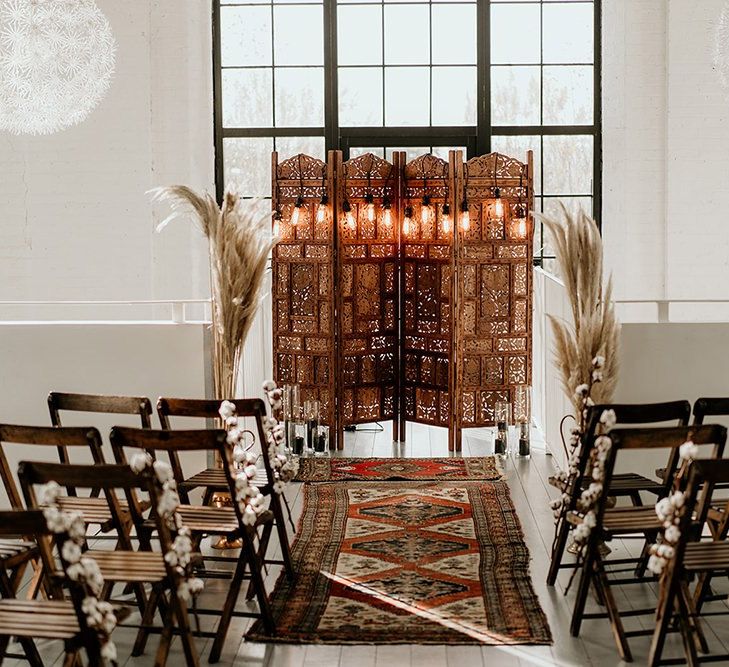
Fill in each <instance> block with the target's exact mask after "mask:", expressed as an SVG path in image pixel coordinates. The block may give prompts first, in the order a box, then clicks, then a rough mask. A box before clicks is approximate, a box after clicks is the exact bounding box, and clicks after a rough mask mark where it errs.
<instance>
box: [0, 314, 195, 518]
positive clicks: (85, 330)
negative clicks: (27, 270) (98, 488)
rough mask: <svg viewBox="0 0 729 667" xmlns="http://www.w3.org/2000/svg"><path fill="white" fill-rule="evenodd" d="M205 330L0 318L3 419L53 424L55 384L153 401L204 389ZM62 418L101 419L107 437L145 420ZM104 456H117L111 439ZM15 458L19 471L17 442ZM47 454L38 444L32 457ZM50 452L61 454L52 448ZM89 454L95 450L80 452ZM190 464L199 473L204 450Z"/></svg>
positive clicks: (94, 419)
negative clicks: (19, 321) (14, 321)
mask: <svg viewBox="0 0 729 667" xmlns="http://www.w3.org/2000/svg"><path fill="white" fill-rule="evenodd" d="M204 335H205V331H204V325H202V324H197V325H193V324H188V325H183V324H127V325H120V324H118V323H114V324H47V323H44V324H9V323H4V324H1V325H0V423H13V424H37V425H41V426H46V425H50V417H49V414H48V406H47V404H46V397H47V395H48V392H49V391H51V390H55V391H77V392H87V393H101V394H126V395H133V396H147V397H149V398H150V400H151V401H152V403H153V404H154V403H156V400H157V398H158V397H159V396H164V395H167V396H179V397H192V398H199V397H201V396H204V395H205V368H204V364H205V354H204ZM62 419H63V423H64V424H65V425H68V426H82V425H83V426H85V425H89V424H90V425H93V426H96V427H97V428H98V429H99V430H100V431H101V434H102V437H103V438H104V440H105V441H106V440H107V439H108V433H109V429H110V428H111V427H112V426H113V425H114V424H121V425H127V426H139V420H138V419H134V418H132V417H126V416H119V415H110V416H108V417H106V416H95V415H93V416H92V415H86V414H73V413H64V414H63V415H62ZM156 424H157V418H156V416H155V417H154V418H153V425H156ZM157 427H158V428H159V426H157ZM105 455H106V457H107V460H109V461H113V456H112V454H111V450H110V449H109V447H108V443H106V444H105ZM26 456H27V453H26ZM9 458H10V461H11V469H12V470H15V469H16V468H17V462H18V461H20V460H22V458H23V451H22V449H21V448H20V447H19V446H10V447H9ZM41 458H42V457H41V456H40V455H39V453H38V450H37V449H34V450H33V460H39V459H41ZM45 458H47V459H48V460H54V459H55V460H57V457H56V456H55V452H53V451H49V452H48V456H46V457H45ZM86 461H90V457H85V458H84V457H81V458H78V459H76V462H78V463H84V462H86ZM184 465H185V468H186V472H187V473H188V474H192V473H194V472H197V471H199V470H201V469H202V468H203V467H204V466H205V457H204V455H203V454H194V455H190V456H188V457H187V459H186V460H185V463H184ZM3 506H5V507H6V506H7V497H6V495H5V492H4V490H3V489H1V488H0V507H3Z"/></svg>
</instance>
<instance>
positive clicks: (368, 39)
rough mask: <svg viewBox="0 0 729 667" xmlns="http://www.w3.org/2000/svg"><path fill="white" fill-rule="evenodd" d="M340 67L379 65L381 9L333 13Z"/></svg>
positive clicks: (363, 7)
mask: <svg viewBox="0 0 729 667" xmlns="http://www.w3.org/2000/svg"><path fill="white" fill-rule="evenodd" d="M337 21H338V24H339V29H338V31H337V59H338V62H339V64H340V65H380V64H382V7H381V6H380V5H358V6H354V7H346V6H345V7H340V8H339V9H338V10H337Z"/></svg>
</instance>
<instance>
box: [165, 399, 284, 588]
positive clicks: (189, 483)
mask: <svg viewBox="0 0 729 667" xmlns="http://www.w3.org/2000/svg"><path fill="white" fill-rule="evenodd" d="M231 403H233V404H234V405H235V408H236V413H237V415H238V418H239V419H240V420H243V419H245V418H252V419H253V420H254V422H255V427H254V428H255V429H256V432H255V433H254V434H253V435H254V438H255V444H256V445H257V446H258V449H257V452H258V454H259V455H260V458H261V460H262V461H263V468H260V469H259V472H258V476H257V477H256V479H255V480H254V484H255V485H256V486H257V487H258V489H259V490H260V491H261V493H262V494H263V495H264V496H267V497H268V498H269V499H270V502H269V509H270V510H271V511H272V512H273V516H274V519H275V527H276V530H277V533H278V538H279V542H280V544H281V553H282V555H283V564H284V566H285V568H286V572H287V573H288V575H289V576H292V575H293V568H292V567H291V553H290V546H289V538H288V533H287V531H286V523H285V519H284V512H283V507H282V498H283V502H284V503H285V502H286V499H285V498H284V497H283V495H279V494H277V493H274V491H273V484H274V481H275V480H274V476H273V469H272V467H271V461H270V460H269V456H268V443H267V442H266V436H265V432H264V429H263V419H265V417H266V405H265V403H264V402H263V401H262V400H261V399H259V398H253V399H252V398H237V399H232V400H231ZM219 409H220V401H217V400H198V399H188V398H160V399H159V400H158V401H157V414H158V415H159V420H160V423H161V424H162V428H163V429H167V430H169V429H170V417H198V418H207V419H215V418H217V419H219V418H220V415H219V414H218V410H219ZM170 465H171V466H172V469H173V470H174V471H175V478H176V479H177V480H178V482H177V484H178V487H179V488H180V489H181V490H183V491H184V492H185V493H187V492H188V491H190V490H192V489H194V488H200V487H202V488H204V489H205V492H204V495H203V505H208V504H209V503H210V500H211V499H212V497H213V493H215V492H227V490H228V485H227V481H226V478H225V473H224V471H223V470H221V469H220V468H207V469H205V470H203V471H201V472H198V473H196V474H194V475H192V476H191V477H188V478H187V479H186V478H185V477H184V474H183V472H182V466H181V465H180V460H179V457H178V456H177V455H176V454H175V453H174V452H172V451H171V452H170ZM185 502H189V499H188V498H187V496H186V495H185ZM289 518H290V513H289ZM271 530H272V526H267V527H266V528H265V529H264V531H263V535H262V536H261V547H262V549H261V552H260V554H261V558H262V559H264V563H265V564H273V561H271V560H268V559H265V552H266V548H267V545H268V542H269V539H270V536H271ZM251 592H252V591H251Z"/></svg>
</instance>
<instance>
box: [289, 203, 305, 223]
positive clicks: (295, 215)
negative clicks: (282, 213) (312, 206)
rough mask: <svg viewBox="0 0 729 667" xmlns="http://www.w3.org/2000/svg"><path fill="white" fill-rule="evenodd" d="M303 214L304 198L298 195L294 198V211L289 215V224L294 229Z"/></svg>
mask: <svg viewBox="0 0 729 667" xmlns="http://www.w3.org/2000/svg"><path fill="white" fill-rule="evenodd" d="M303 214H304V198H303V197H302V196H301V195H299V196H298V197H297V198H296V203H295V204H294V210H293V211H292V213H291V224H292V225H293V226H294V227H296V225H298V224H299V223H300V222H301V219H302V218H303Z"/></svg>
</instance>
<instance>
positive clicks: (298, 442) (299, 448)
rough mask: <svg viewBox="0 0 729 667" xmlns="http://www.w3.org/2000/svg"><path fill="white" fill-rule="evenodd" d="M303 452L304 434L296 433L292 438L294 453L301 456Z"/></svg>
mask: <svg viewBox="0 0 729 667" xmlns="http://www.w3.org/2000/svg"><path fill="white" fill-rule="evenodd" d="M303 453H304V436H303V435H297V436H296V437H295V438H294V454H297V455H299V456H301V455H302V454H303Z"/></svg>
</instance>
